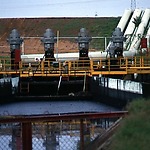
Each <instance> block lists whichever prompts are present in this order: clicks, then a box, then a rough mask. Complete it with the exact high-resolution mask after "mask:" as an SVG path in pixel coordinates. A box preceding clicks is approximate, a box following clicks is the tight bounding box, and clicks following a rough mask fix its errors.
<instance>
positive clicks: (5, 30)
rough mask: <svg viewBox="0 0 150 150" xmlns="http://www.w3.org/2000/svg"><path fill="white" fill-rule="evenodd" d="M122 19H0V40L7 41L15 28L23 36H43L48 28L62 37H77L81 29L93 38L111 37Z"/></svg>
mask: <svg viewBox="0 0 150 150" xmlns="http://www.w3.org/2000/svg"><path fill="white" fill-rule="evenodd" d="M119 20H120V17H92V18H89V17H84V18H65V17H64V18H20V19H19V18H9V19H7V18H6V19H0V35H1V36H0V37H1V38H0V40H2V39H5V40H6V38H7V37H8V35H9V34H10V31H11V30H12V29H14V28H16V29H18V30H19V32H20V34H21V36H43V34H44V32H45V30H46V29H47V28H51V29H52V30H53V31H54V32H55V33H56V31H58V30H59V31H60V36H77V34H78V32H79V30H80V28H83V27H84V28H87V29H88V31H89V33H90V34H91V36H111V34H112V32H113V30H114V29H115V27H116V26H117V24H118V22H119Z"/></svg>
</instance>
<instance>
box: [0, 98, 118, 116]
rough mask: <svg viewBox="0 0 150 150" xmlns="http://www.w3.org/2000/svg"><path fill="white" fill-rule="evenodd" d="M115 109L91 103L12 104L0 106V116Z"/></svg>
mask: <svg viewBox="0 0 150 150" xmlns="http://www.w3.org/2000/svg"><path fill="white" fill-rule="evenodd" d="M116 110H117V109H116V108H113V107H110V106H107V105H104V104H102V103H98V102H92V101H79V100H78V101H63V100H61V101H49V102H48V101H46V102H41V101H38V102H35V101H34V102H14V103H7V104H1V105H0V115H2V116H5V115H6V116H7V115H38V114H62V113H78V112H79V113H82V112H110V111H116Z"/></svg>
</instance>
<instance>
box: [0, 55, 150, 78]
mask: <svg viewBox="0 0 150 150" xmlns="http://www.w3.org/2000/svg"><path fill="white" fill-rule="evenodd" d="M128 73H141V74H142V73H143V74H145V73H150V56H140V57H131V58H130V57H127V58H107V59H106V58H100V59H94V58H93V59H91V60H67V61H59V60H58V61H51V60H47V61H45V60H41V61H38V62H36V61H34V62H30V61H29V62H28V61H20V62H19V63H16V64H11V60H10V58H8V59H6V58H0V74H18V75H20V76H21V77H28V76H85V74H86V75H88V76H92V75H99V74H128Z"/></svg>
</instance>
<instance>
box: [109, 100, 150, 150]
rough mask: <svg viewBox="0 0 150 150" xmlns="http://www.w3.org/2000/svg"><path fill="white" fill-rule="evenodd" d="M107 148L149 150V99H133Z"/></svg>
mask: <svg viewBox="0 0 150 150" xmlns="http://www.w3.org/2000/svg"><path fill="white" fill-rule="evenodd" d="M127 109H128V111H129V115H128V116H127V117H126V118H125V119H124V120H123V121H122V122H121V125H120V127H119V129H118V130H117V132H116V134H115V136H114V137H113V139H112V142H111V144H110V146H109V148H108V150H150V115H149V114H150V101H149V100H138V101H133V102H132V103H131V104H130V105H129V106H128V108H127Z"/></svg>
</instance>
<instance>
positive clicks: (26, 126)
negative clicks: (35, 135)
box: [22, 122, 32, 150]
mask: <svg viewBox="0 0 150 150" xmlns="http://www.w3.org/2000/svg"><path fill="white" fill-rule="evenodd" d="M22 147H23V150H32V124H31V122H26V123H22Z"/></svg>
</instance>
